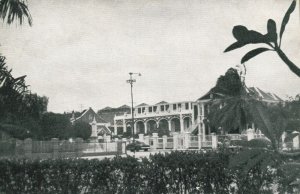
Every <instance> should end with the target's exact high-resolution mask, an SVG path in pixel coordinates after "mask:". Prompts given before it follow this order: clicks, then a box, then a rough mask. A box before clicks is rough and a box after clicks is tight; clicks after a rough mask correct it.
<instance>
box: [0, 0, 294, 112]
mask: <svg viewBox="0 0 300 194" xmlns="http://www.w3.org/2000/svg"><path fill="white" fill-rule="evenodd" d="M290 3H291V1H290V0H251V1H248V0H209V1H208V0H85V1H82V0H72V1H69V0H60V1H48V0H30V1H28V4H29V5H28V6H29V10H30V12H31V15H32V17H33V26H32V27H29V26H28V25H22V26H20V25H16V24H13V25H10V26H9V25H7V24H3V23H2V24H1V25H0V44H1V46H0V53H1V54H2V55H4V56H6V58H7V65H8V66H9V67H10V68H12V69H13V75H14V76H21V75H27V77H26V82H27V84H29V85H30V89H31V90H32V91H33V92H36V93H38V94H39V95H45V96H47V97H49V105H48V111H52V112H61V113H62V112H64V111H72V110H79V111H80V110H81V109H84V108H88V107H92V108H93V109H94V110H99V109H101V108H104V107H106V106H110V107H119V106H121V105H123V104H128V105H129V104H130V102H131V99H130V85H129V84H128V83H126V80H128V79H129V74H128V73H129V72H139V73H141V74H142V76H140V77H138V76H136V77H135V79H136V82H135V83H134V88H133V89H134V90H133V93H134V104H135V105H137V104H140V103H147V104H154V103H157V102H159V101H162V100H164V101H167V102H179V101H195V100H196V99H198V98H199V97H201V96H202V95H204V94H205V93H206V92H208V90H209V89H210V88H212V87H213V86H214V85H215V83H216V80H217V78H218V77H219V76H220V75H222V74H224V73H225V72H226V70H227V69H228V68H230V67H235V66H236V65H238V64H239V63H240V60H241V58H242V57H243V55H244V54H245V53H247V52H248V51H250V50H251V49H253V48H256V47H257V46H258V45H250V46H245V47H243V48H242V49H238V50H235V51H232V52H228V53H224V52H223V51H224V50H225V48H226V47H228V46H229V45H230V44H232V43H233V42H234V41H235V39H234V38H233V36H232V28H233V26H235V25H245V26H246V27H247V28H248V29H253V30H257V31H260V32H262V33H266V26H267V20H268V19H269V18H272V19H274V20H275V21H276V24H277V29H279V28H280V25H281V21H282V18H283V16H284V14H285V12H286V10H287V9H288V7H289V5H290ZM299 10H300V9H299V7H298V5H297V8H296V11H295V12H294V13H293V14H292V16H291V18H290V22H289V23H288V25H287V27H286V30H285V33H284V35H283V40H282V49H283V51H284V52H285V53H286V55H287V56H288V57H289V58H290V60H291V61H293V62H294V63H295V64H298V66H300V52H299V51H300V36H299V35H300V26H299V24H300V22H299V15H300V14H299ZM246 67H247V75H246V84H247V86H249V87H251V86H256V87H259V88H261V89H262V90H265V91H268V92H274V93H276V94H278V95H279V96H280V97H282V98H285V97H286V96H287V95H288V96H295V95H296V94H298V93H300V79H299V78H298V77H297V76H296V75H294V74H293V73H292V72H291V71H290V70H289V69H288V67H287V66H286V65H285V64H284V62H282V61H281V59H280V58H279V57H278V56H277V54H276V53H275V52H266V53H263V54H261V55H259V56H257V57H255V58H253V59H251V60H250V61H248V62H247V63H246Z"/></svg>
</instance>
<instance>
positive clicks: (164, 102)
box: [155, 101, 168, 105]
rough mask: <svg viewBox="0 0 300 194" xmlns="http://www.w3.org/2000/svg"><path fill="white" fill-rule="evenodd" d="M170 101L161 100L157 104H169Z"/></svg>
mask: <svg viewBox="0 0 300 194" xmlns="http://www.w3.org/2000/svg"><path fill="white" fill-rule="evenodd" d="M167 103H168V102H166V101H160V102H159V103H156V104H155V105H158V104H167Z"/></svg>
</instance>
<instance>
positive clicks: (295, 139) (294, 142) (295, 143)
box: [293, 131, 299, 149]
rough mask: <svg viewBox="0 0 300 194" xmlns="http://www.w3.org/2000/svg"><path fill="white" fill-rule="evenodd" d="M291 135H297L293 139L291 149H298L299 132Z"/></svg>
mask: <svg viewBox="0 0 300 194" xmlns="http://www.w3.org/2000/svg"><path fill="white" fill-rule="evenodd" d="M293 134H297V135H296V136H295V137H294V138H293V149H299V132H298V131H294V132H293Z"/></svg>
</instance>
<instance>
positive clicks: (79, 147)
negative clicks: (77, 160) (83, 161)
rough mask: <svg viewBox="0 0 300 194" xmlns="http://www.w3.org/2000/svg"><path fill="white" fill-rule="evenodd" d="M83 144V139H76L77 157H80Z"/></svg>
mask: <svg viewBox="0 0 300 194" xmlns="http://www.w3.org/2000/svg"><path fill="white" fill-rule="evenodd" d="M82 143H83V139H82V138H76V139H75V146H76V147H75V149H76V150H75V152H76V156H77V157H79V156H80V153H81V151H82Z"/></svg>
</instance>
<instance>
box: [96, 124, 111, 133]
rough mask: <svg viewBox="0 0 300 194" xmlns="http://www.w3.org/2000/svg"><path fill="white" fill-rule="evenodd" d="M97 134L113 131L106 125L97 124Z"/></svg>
mask: <svg viewBox="0 0 300 194" xmlns="http://www.w3.org/2000/svg"><path fill="white" fill-rule="evenodd" d="M97 134H98V135H104V134H111V131H110V129H109V128H107V127H106V126H104V125H101V126H97Z"/></svg>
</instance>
